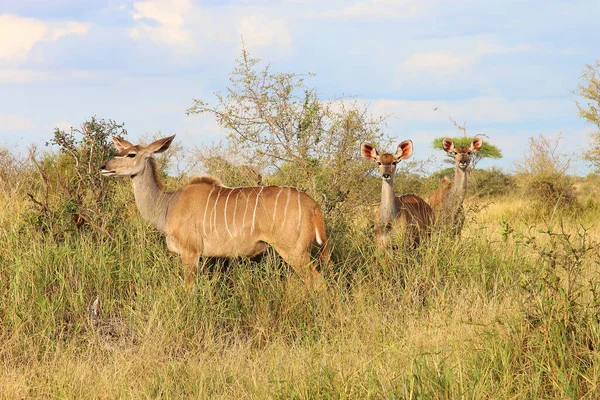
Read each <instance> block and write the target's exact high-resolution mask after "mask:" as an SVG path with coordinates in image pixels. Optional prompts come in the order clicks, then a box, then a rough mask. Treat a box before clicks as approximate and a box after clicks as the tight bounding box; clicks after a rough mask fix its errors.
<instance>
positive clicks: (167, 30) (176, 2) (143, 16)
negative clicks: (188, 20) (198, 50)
mask: <svg viewBox="0 0 600 400" xmlns="http://www.w3.org/2000/svg"><path fill="white" fill-rule="evenodd" d="M191 7H192V4H191V1H190V0H170V1H165V0H148V1H139V2H135V3H133V8H134V9H135V11H134V12H133V19H134V20H135V21H137V24H136V25H135V27H134V28H132V29H131V30H130V31H129V35H130V37H131V38H132V39H134V40H141V39H150V40H152V41H154V42H156V43H158V44H167V45H173V46H175V47H182V46H183V47H190V46H192V44H193V40H192V37H191V33H190V31H189V30H188V29H185V27H184V16H185V14H187V13H188V12H189V11H190V9H191ZM146 20H151V21H154V22H155V23H158V26H154V25H152V24H148V23H147V22H146Z"/></svg>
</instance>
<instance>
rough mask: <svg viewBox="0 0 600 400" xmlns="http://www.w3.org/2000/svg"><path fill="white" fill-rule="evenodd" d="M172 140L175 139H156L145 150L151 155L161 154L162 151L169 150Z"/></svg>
mask: <svg viewBox="0 0 600 400" xmlns="http://www.w3.org/2000/svg"><path fill="white" fill-rule="evenodd" d="M173 139H175V135H173V136H169V137H166V138H162V139H158V140H156V141H154V142H152V143H150V144H149V145H148V146H147V147H146V148H147V149H148V151H150V152H152V153H162V152H163V151H165V150H166V149H168V148H169V146H170V145H171V143H172V142H173Z"/></svg>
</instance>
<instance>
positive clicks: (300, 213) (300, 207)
mask: <svg viewBox="0 0 600 400" xmlns="http://www.w3.org/2000/svg"><path fill="white" fill-rule="evenodd" d="M301 225H302V205H301V204H300V191H299V190H298V230H300V226H301Z"/></svg>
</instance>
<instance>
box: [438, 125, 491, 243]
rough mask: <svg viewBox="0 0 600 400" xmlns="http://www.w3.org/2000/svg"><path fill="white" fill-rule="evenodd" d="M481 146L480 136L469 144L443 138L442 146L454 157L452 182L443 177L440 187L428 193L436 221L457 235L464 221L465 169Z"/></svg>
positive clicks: (466, 169)
mask: <svg viewBox="0 0 600 400" xmlns="http://www.w3.org/2000/svg"><path fill="white" fill-rule="evenodd" d="M482 146H483V140H482V139H481V138H480V137H476V138H475V139H473V141H472V142H471V144H470V145H469V146H458V147H457V146H454V142H452V140H450V139H448V138H444V140H443V142H442V147H443V148H444V150H445V151H446V153H447V154H448V155H449V156H451V157H452V158H454V184H452V182H450V181H449V180H448V178H446V177H444V178H443V179H442V181H441V184H440V187H439V188H438V189H436V190H435V191H434V192H433V193H431V194H430V195H429V205H431V208H433V210H434V212H435V216H436V223H437V224H438V225H441V226H443V227H447V228H450V232H451V233H452V234H453V235H455V236H458V235H460V232H461V231H462V227H463V225H464V222H465V214H464V210H463V202H464V200H465V196H466V193H467V171H468V168H469V165H470V164H471V158H472V156H473V153H475V152H477V151H479V150H480V149H481V147H482Z"/></svg>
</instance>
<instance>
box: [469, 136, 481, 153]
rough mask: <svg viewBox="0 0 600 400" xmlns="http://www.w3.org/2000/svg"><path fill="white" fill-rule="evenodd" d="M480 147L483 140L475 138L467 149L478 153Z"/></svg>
mask: <svg viewBox="0 0 600 400" xmlns="http://www.w3.org/2000/svg"><path fill="white" fill-rule="evenodd" d="M482 146H483V139H482V138H480V137H476V138H475V139H473V141H472V142H471V146H470V147H469V150H471V151H478V150H479V149H481V147H482Z"/></svg>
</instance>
